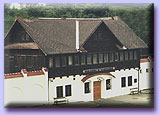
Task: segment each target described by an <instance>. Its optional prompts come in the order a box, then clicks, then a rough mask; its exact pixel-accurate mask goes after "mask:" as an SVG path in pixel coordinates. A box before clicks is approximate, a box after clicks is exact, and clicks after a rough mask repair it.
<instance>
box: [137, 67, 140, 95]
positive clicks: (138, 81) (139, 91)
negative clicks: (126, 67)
mask: <svg viewBox="0 0 160 115" xmlns="http://www.w3.org/2000/svg"><path fill="white" fill-rule="evenodd" d="M139 70H140V68H138V70H137V71H138V93H140V90H139Z"/></svg>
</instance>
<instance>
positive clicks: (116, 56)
mask: <svg viewBox="0 0 160 115" xmlns="http://www.w3.org/2000/svg"><path fill="white" fill-rule="evenodd" d="M114 60H115V61H118V60H119V57H118V52H116V53H115V59H114Z"/></svg>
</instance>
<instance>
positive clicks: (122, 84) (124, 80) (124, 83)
mask: <svg viewBox="0 0 160 115" xmlns="http://www.w3.org/2000/svg"><path fill="white" fill-rule="evenodd" d="M121 87H126V78H125V77H122V78H121Z"/></svg>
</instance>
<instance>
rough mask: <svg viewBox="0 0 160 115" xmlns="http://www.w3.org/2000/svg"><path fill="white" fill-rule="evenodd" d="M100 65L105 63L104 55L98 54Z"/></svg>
mask: <svg viewBox="0 0 160 115" xmlns="http://www.w3.org/2000/svg"><path fill="white" fill-rule="evenodd" d="M98 58H99V63H103V54H98Z"/></svg>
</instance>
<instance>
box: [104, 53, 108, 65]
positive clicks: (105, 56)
mask: <svg viewBox="0 0 160 115" xmlns="http://www.w3.org/2000/svg"><path fill="white" fill-rule="evenodd" d="M106 62H108V54H104V63H106Z"/></svg>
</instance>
